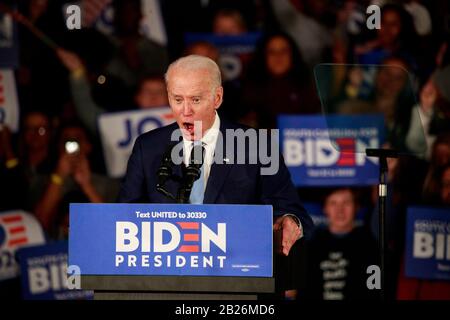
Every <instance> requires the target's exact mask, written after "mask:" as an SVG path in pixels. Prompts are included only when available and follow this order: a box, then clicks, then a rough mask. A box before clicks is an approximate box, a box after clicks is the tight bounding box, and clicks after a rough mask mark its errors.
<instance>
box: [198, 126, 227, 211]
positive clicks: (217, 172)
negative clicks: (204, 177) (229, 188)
mask: <svg viewBox="0 0 450 320" xmlns="http://www.w3.org/2000/svg"><path fill="white" fill-rule="evenodd" d="M225 130H226V126H225V124H224V122H223V121H221V124H220V133H221V134H222V138H223V143H222V146H220V145H219V139H218V141H217V143H216V148H215V150H217V149H218V148H222V150H223V152H222V155H223V156H224V157H225V156H226V153H225V146H226V135H225ZM231 168H232V165H231V164H227V163H225V162H224V163H222V164H220V163H219V164H218V163H215V162H214V163H213V164H212V165H211V171H210V174H209V177H208V182H207V184H206V190H205V196H204V199H203V203H215V201H216V199H217V197H218V195H219V193H220V190H221V189H222V186H223V184H224V182H225V180H226V178H227V176H228V174H229V173H230V170H231Z"/></svg>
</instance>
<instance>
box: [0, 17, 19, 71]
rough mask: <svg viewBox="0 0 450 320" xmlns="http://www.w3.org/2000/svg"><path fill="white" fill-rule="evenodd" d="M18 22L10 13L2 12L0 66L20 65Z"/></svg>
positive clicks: (12, 66) (0, 22)
mask: <svg viewBox="0 0 450 320" xmlns="http://www.w3.org/2000/svg"><path fill="white" fill-rule="evenodd" d="M17 38H18V37H17V24H16V22H15V21H14V19H13V18H12V16H11V15H10V14H8V13H4V12H0V68H17V67H18V66H19V46H18V41H17Z"/></svg>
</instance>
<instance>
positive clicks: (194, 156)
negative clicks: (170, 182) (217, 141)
mask: <svg viewBox="0 0 450 320" xmlns="http://www.w3.org/2000/svg"><path fill="white" fill-rule="evenodd" d="M204 158H205V148H204V147H203V146H202V145H194V147H193V148H192V151H191V156H190V158H189V164H188V166H187V167H186V169H185V170H184V171H183V181H182V185H181V187H180V189H179V190H178V200H179V202H181V203H189V197H190V195H191V190H192V185H193V184H194V182H195V181H196V180H198V178H200V175H201V171H200V168H201V167H202V165H203V161H204Z"/></svg>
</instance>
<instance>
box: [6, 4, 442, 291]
mask: <svg viewBox="0 0 450 320" xmlns="http://www.w3.org/2000/svg"><path fill="white" fill-rule="evenodd" d="M69 3H75V2H73V1H72V2H69V1H58V0H55V1H53V0H52V1H48V0H18V1H10V5H13V4H16V5H17V8H18V10H19V11H20V12H21V13H22V14H23V15H24V16H25V17H26V18H27V19H28V20H29V21H31V22H32V24H33V25H34V26H36V27H38V28H39V29H40V30H41V31H42V32H43V33H44V34H45V35H46V36H48V38H49V39H52V41H54V42H55V43H56V44H57V47H52V46H49V45H48V44H47V43H45V42H44V41H42V39H39V38H38V37H36V36H35V34H33V33H32V32H30V29H29V28H28V27H25V26H24V25H23V24H18V43H19V49H20V50H19V66H18V68H16V69H15V70H14V75H15V83H16V88H17V96H18V104H19V107H20V125H19V130H18V131H17V132H12V130H10V129H8V127H7V126H6V125H2V127H1V130H0V211H7V210H13V209H14V210H16V209H22V210H25V211H27V212H30V213H32V214H33V215H34V216H35V217H36V218H37V219H38V221H39V222H40V224H41V225H42V227H43V229H44V230H45V233H46V236H47V237H48V239H51V240H58V239H66V238H67V232H68V231H67V227H68V211H69V203H71V202H94V203H95V202H114V201H115V199H116V196H117V193H118V188H119V186H120V178H112V177H109V176H108V174H107V170H106V168H105V161H104V158H103V157H104V156H103V153H102V146H101V142H100V137H99V130H98V122H97V120H98V117H99V115H101V114H103V113H107V112H116V111H124V110H133V109H134V110H137V109H147V108H155V107H165V106H168V100H167V92H166V88H165V82H164V72H165V70H166V68H167V66H168V64H169V63H170V62H171V61H173V60H175V59H176V58H178V57H181V56H183V55H187V54H198V55H204V56H208V57H210V58H211V59H213V60H215V61H218V62H219V59H220V52H219V49H218V48H217V47H216V46H215V44H214V43H211V42H208V41H207V38H205V39H206V40H199V41H190V42H189V43H187V41H186V34H188V33H191V34H195V33H210V34H214V35H218V36H239V35H244V34H248V33H258V34H260V37H259V38H258V42H257V45H256V48H255V50H254V52H253V53H252V54H249V55H248V56H246V57H244V61H245V63H244V64H243V70H242V72H241V74H240V76H239V77H237V78H234V79H231V80H228V79H227V78H226V77H224V80H225V81H224V92H225V93H224V102H223V105H222V106H221V107H220V109H219V114H220V115H221V116H222V117H226V118H228V119H230V120H232V121H237V122H240V123H243V124H246V125H250V126H252V127H256V128H277V116H278V115H280V114H320V113H322V111H323V109H322V106H321V101H320V97H319V94H318V90H317V84H316V83H315V81H314V80H315V79H314V73H313V71H314V67H315V66H316V65H317V64H319V63H336V64H342V65H344V64H347V65H351V64H370V65H382V64H383V65H393V66H399V67H401V68H403V69H405V70H407V71H408V74H409V76H410V77H411V79H412V80H413V81H412V84H413V89H414V92H415V95H416V97H417V101H413V102H411V103H408V104H407V105H406V106H405V107H404V109H402V110H401V112H399V111H398V110H396V104H397V102H398V99H399V95H398V92H399V90H400V89H401V87H402V86H403V84H404V82H405V81H406V80H405V79H404V78H402V76H403V75H402V74H401V73H400V74H395V72H390V73H387V74H382V75H381V74H380V75H379V77H378V78H377V79H378V80H379V82H378V83H377V88H378V89H379V91H377V101H375V103H376V104H377V105H378V107H379V108H380V110H381V111H382V112H383V113H384V115H385V121H386V124H387V125H388V126H389V123H390V122H395V123H401V126H400V129H399V130H397V131H396V133H394V134H399V135H402V136H403V139H402V140H401V141H402V143H403V146H402V147H403V148H404V149H406V150H410V151H411V152H412V153H414V152H415V151H416V150H417V148H418V143H419V142H418V141H417V136H418V134H417V131H418V130H419V131H421V130H422V127H423V130H425V132H424V135H425V137H426V143H427V144H428V151H427V152H425V153H424V154H423V155H420V156H419V155H417V156H409V157H400V158H398V159H391V160H389V163H388V165H389V176H388V182H389V191H390V193H389V198H388V216H387V230H386V232H387V242H388V252H389V253H388V259H387V263H388V265H389V268H390V269H389V270H390V272H389V274H388V278H387V285H388V288H387V290H386V294H387V295H388V296H389V297H390V298H392V299H394V298H398V299H421V298H423V299H436V298H438V299H450V281H448V280H447V281H446V280H442V281H439V280H419V279H413V278H407V277H405V275H404V272H403V268H402V265H403V263H404V261H403V256H404V250H405V247H404V238H405V217H406V208H407V207H408V206H410V205H428V206H436V207H442V206H444V207H445V206H447V207H448V206H450V48H449V45H450V3H449V2H448V1H447V0H433V1H431V0H430V1H426V0H398V1H382V0H380V1H369V0H367V1H365V0H361V1H354V0H245V1H237V0H236V1H234V0H223V1H222V0H183V1H181V0H180V1H177V0H161V1H154V3H157V4H158V6H157V7H156V8H157V9H158V10H159V16H160V17H161V18H162V24H163V27H164V30H165V41H157V40H155V39H151V38H150V37H148V36H145V35H144V34H143V33H142V32H141V31H142V30H141V24H140V21H141V18H142V16H143V13H142V10H141V9H142V8H141V2H140V0H126V1H125V0H112V1H107V0H102V1H100V0H95V1H81V2H77V3H81V4H82V5H84V7H83V8H84V9H83V11H82V14H83V15H84V16H83V19H82V20H83V23H82V28H81V29H80V30H68V28H67V26H66V16H65V15H64V10H63V8H65V5H67V4H69ZM370 4H377V5H379V6H380V7H381V28H380V29H374V30H370V29H368V28H367V27H366V18H367V15H366V8H367V7H368V6H369V5H370ZM106 5H109V6H112V7H113V8H114V17H113V19H112V27H113V30H114V31H113V32H105V31H104V30H102V28H101V27H99V26H98V23H97V24H95V23H94V22H95V19H96V18H97V17H98V16H99V14H100V12H101V11H102V10H103V8H104V7H105V6H106ZM221 66H223V63H222V64H221ZM391 71H392V70H391ZM358 77H361V75H360V74H358V70H356V71H355V72H354V73H353V74H351V76H349V78H348V82H347V83H346V85H345V86H344V87H343V90H342V96H341V97H340V99H341V100H342V99H344V98H343V97H344V96H345V99H347V100H348V99H350V98H353V97H355V92H354V88H353V87H352V85H353V84H354V83H355V82H358ZM399 82H400V88H398V89H397V86H398V83H399ZM336 105H337V104H336ZM339 108H342V109H341V110H345V108H347V109H348V108H350V109H351V108H352V103H351V101H350V102H349V103H347V104H345V105H342V104H339ZM344 112H345V111H344ZM417 124H419V125H418V127H419V128H416V127H417ZM67 141H77V142H78V143H79V151H78V152H77V153H76V154H70V153H68V152H67V149H66V144H65V143H66V142H67ZM376 191H377V189H376V186H367V187H359V188H348V187H345V186H343V187H339V188H318V187H311V188H298V192H299V195H300V198H301V199H302V200H303V201H308V202H319V203H321V204H322V205H323V211H324V213H325V215H326V218H327V221H328V224H327V227H324V228H318V230H317V232H316V234H315V235H314V236H313V238H312V239H311V240H309V242H308V243H307V244H305V249H304V250H302V259H301V261H298V265H297V268H298V269H297V273H298V274H299V277H298V278H296V279H295V281H294V282H293V285H292V286H293V287H290V288H287V289H298V294H297V298H300V299H302V298H305V299H306V298H311V297H312V298H317V299H342V298H344V299H352V298H353V299H358V298H364V297H365V296H364V292H365V290H363V287H364V288H365V286H366V278H367V274H366V272H365V271H366V270H365V267H364V268H363V266H367V265H370V264H375V263H377V261H378V260H377V255H378V251H377V250H378V249H377V239H378V213H377V212H378V208H377V193H376ZM360 207H364V208H367V211H368V214H367V215H366V216H365V218H364V221H363V223H362V224H356V223H355V215H356V212H357V211H358V210H359V208H360ZM342 255H345V256H346V257H347V258H346V260H345V261H346V263H348V262H349V261H350V262H349V263H350V266H351V268H350V269H347V274H346V279H347V280H346V284H345V289H344V290H341V291H340V292H339V294H333V293H332V291H330V290H328V289H327V288H326V286H324V281H325V280H326V279H325V280H324V274H323V273H320V272H322V270H323V268H322V267H321V264H323V263H325V262H328V263H330V264H332V263H338V261H341V260H340V259H341V258H342ZM352 268H353V269H352ZM0 286H2V283H1V282H0ZM6 287H7V286H3V288H6ZM11 288H12V287H11V286H8V290H9V291H8V292H6V293H5V290H0V291H3V292H2V295H3V296H5V297H9V298H12V297H14V296H15V294H16V291H14V290H13V289H11Z"/></svg>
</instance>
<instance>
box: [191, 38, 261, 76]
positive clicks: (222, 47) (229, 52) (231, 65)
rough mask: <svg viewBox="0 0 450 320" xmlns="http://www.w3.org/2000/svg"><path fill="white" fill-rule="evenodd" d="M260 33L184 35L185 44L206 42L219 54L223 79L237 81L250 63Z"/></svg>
mask: <svg viewBox="0 0 450 320" xmlns="http://www.w3.org/2000/svg"><path fill="white" fill-rule="evenodd" d="M261 36H262V33H261V32H248V33H244V34H241V35H216V34H214V33H189V32H188V33H186V34H185V37H184V40H185V44H186V45H189V44H192V43H196V42H208V43H211V44H213V45H214V46H215V47H216V48H217V49H218V50H219V52H220V56H219V65H220V69H221V70H222V76H223V79H224V80H226V81H232V80H236V79H239V77H240V76H241V75H242V71H243V70H244V69H245V66H246V64H247V63H248V62H249V61H250V59H251V56H252V54H253V52H254V51H255V49H256V44H257V42H258V41H259V39H260V38H261Z"/></svg>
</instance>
